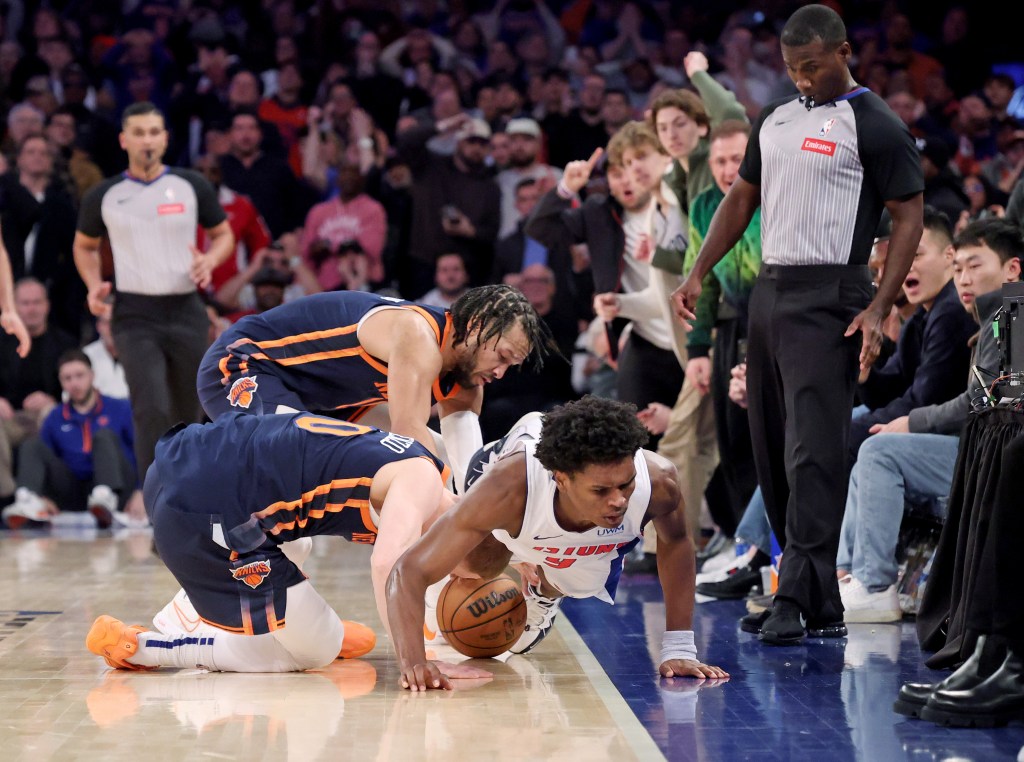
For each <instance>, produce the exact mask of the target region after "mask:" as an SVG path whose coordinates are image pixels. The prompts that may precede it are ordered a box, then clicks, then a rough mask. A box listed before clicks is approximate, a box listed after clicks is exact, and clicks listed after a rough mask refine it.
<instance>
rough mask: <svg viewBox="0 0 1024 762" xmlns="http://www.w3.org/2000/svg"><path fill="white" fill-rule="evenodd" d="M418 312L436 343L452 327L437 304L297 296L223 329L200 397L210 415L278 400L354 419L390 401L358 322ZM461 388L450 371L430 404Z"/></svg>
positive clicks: (202, 373)
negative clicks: (388, 312) (386, 312)
mask: <svg viewBox="0 0 1024 762" xmlns="http://www.w3.org/2000/svg"><path fill="white" fill-rule="evenodd" d="M386 308H397V309H405V310H412V311H414V312H416V313H418V314H419V315H420V316H421V317H422V318H423V319H424V320H426V321H427V323H428V324H429V325H430V327H431V329H432V330H433V332H434V335H435V337H436V339H437V345H438V347H440V346H441V345H442V344H444V342H445V341H446V340H447V339H448V336H449V334H450V332H451V331H452V318H451V313H449V312H448V311H447V310H443V309H438V308H436V307H426V306H423V305H419V304H415V303H414V302H409V301H405V300H402V299H394V298H391V297H383V296H377V295H375V294H366V293H362V292H358V291H335V292H329V293H324V294H315V295H313V296H308V297H304V298H302V299H297V300H295V301H294V302H289V303H287V304H283V305H281V306H280V307H275V308H274V309H272V310H268V311H267V312H264V313H262V314H260V315H250V316H248V317H245V318H243V319H241V320H239V321H238V322H237V323H236V324H235V325H234V326H232V327H231V328H229V329H228V330H227V331H225V332H224V334H223V335H222V336H221V337H220V338H219V339H218V340H217V342H215V343H214V345H213V346H212V347H210V349H209V350H208V351H207V353H206V356H205V357H204V358H203V362H202V364H201V366H200V368H199V375H198V378H197V387H198V391H199V398H200V400H201V401H202V403H203V408H204V409H205V410H206V412H207V414H208V415H209V416H210V418H212V419H214V420H216V419H217V418H218V417H220V416H221V415H224V414H225V413H227V412H231V411H235V412H247V413H256V414H260V413H264V412H266V413H273V412H275V410H276V408H277V406H278V405H286V406H287V407H290V408H293V409H296V410H315V411H321V412H327V411H331V414H332V416H334V417H338V418H341V419H344V420H349V421H358V420H359V418H360V417H362V416H363V415H364V414H365V413H366V411H368V410H369V409H370V408H372V407H374V406H376V405H379V404H381V403H383V402H387V400H388V364H387V363H386V362H384V361H382V360H380V359H379V358H376V357H374V356H372V355H371V354H370V353H368V352H367V351H366V350H365V349H364V348H363V347H362V345H361V344H360V343H359V337H358V335H357V331H358V328H359V324H360V321H362V320H363V319H364V318H365V317H366V316H367V315H368V314H369V313H370V312H372V311H374V310H378V309H386ZM458 391H459V387H458V385H457V384H456V383H455V382H454V379H453V378H452V377H451V376H450V375H446V376H445V377H442V378H438V379H436V380H435V381H434V384H433V387H432V389H431V397H432V401H433V402H438V401H440V400H443V399H448V398H449V397H451V396H452V395H454V394H455V393H457V392H458Z"/></svg>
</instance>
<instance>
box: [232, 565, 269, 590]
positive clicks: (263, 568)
mask: <svg viewBox="0 0 1024 762" xmlns="http://www.w3.org/2000/svg"><path fill="white" fill-rule="evenodd" d="M269 574H270V561H253V562H252V563H251V564H245V565H244V566H239V567H238V568H237V569H232V570H231V576H232V577H234V578H235V579H237V580H238V581H239V582H244V583H245V584H247V585H248V586H249V587H251V588H252V589H253V590H255V589H256V588H257V587H259V586H260V585H262V584H263V580H265V579H266V578H267V575H269Z"/></svg>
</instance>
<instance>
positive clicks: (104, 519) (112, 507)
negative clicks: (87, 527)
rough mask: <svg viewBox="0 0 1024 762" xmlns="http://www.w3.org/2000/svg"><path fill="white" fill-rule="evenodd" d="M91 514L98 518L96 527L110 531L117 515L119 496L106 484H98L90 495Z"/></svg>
mask: <svg viewBox="0 0 1024 762" xmlns="http://www.w3.org/2000/svg"><path fill="white" fill-rule="evenodd" d="M88 505H89V513H91V514H92V515H93V516H95V517H96V526H98V527H99V528H100V529H109V528H110V525H111V524H113V523H114V514H115V513H117V495H116V494H115V493H114V490H112V489H110V487H108V486H107V485H106V484H97V485H96V486H95V487H93V488H92V492H90V493H89V502H88Z"/></svg>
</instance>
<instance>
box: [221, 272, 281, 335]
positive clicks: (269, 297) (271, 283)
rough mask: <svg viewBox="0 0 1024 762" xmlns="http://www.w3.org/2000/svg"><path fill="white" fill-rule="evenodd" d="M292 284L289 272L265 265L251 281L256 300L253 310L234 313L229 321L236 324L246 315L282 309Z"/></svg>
mask: <svg viewBox="0 0 1024 762" xmlns="http://www.w3.org/2000/svg"><path fill="white" fill-rule="evenodd" d="M291 282H292V274H291V273H290V272H289V271H288V270H283V269H278V268H277V267H275V266H274V265H271V264H265V265H263V266H262V267H261V268H260V269H259V270H257V271H256V274H255V275H253V276H252V280H251V281H250V283H252V289H253V294H254V295H255V299H256V303H255V305H254V306H253V309H250V310H239V311H237V312H233V313H231V314H230V315H228V319H229V320H230V321H231V322H232V323H234V322H237V321H238V320H240V319H242V318H243V317H245V316H246V315H259V314H261V313H263V312H266V311H267V310H272V309H274V307H280V306H281V305H282V304H284V290H285V289H286V288H287V287H288V286H289V285H291Z"/></svg>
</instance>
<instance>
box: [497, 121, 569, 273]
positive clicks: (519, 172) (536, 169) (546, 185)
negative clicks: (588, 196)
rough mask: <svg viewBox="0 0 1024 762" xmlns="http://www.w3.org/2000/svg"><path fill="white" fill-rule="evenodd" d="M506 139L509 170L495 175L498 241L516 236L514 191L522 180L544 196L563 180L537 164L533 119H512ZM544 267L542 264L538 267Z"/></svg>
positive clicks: (537, 135) (538, 144)
mask: <svg viewBox="0 0 1024 762" xmlns="http://www.w3.org/2000/svg"><path fill="white" fill-rule="evenodd" d="M505 132H506V133H507V134H508V136H509V141H510V145H509V166H508V169H504V170H502V171H501V172H499V173H498V187H500V188H501V229H500V230H499V231H498V238H504V237H505V236H508V235H511V234H512V233H514V232H516V226H517V225H518V224H519V218H520V214H519V212H518V211H517V210H516V187H517V186H518V185H519V183H521V182H522V181H523V180H528V179H529V180H536V181H537V183H538V184H539V185H540V191H541V193H545V192H547V191H549V190H551V189H552V188H554V187H555V186H556V185H558V181H559V180H561V179H562V171H561V170H560V169H556V168H555V167H552V166H549V165H547V164H542V163H541V162H540V161H539V160H538V158H537V157H538V156H539V155H540V148H541V131H540V125H539V124H537V122H535V121H534V120H533V119H511V120H509V123H508V125H506V127H505ZM541 264H544V263H541Z"/></svg>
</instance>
